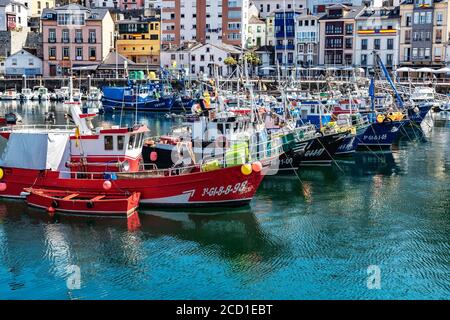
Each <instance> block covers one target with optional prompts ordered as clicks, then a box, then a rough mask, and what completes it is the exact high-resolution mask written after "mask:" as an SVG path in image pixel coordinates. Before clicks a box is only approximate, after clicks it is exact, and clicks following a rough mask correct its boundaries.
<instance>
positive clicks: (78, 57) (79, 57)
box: [75, 56, 83, 61]
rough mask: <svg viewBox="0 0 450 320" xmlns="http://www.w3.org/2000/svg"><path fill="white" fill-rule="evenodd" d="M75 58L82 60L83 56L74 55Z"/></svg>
mask: <svg viewBox="0 0 450 320" xmlns="http://www.w3.org/2000/svg"><path fill="white" fill-rule="evenodd" d="M75 60H78V61H82V60H83V57H82V56H76V57H75Z"/></svg>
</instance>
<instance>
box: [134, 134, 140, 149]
mask: <svg viewBox="0 0 450 320" xmlns="http://www.w3.org/2000/svg"><path fill="white" fill-rule="evenodd" d="M141 138H142V133H138V134H137V135H136V143H135V144H134V147H135V148H140V146H141Z"/></svg>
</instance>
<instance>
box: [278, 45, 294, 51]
mask: <svg viewBox="0 0 450 320" xmlns="http://www.w3.org/2000/svg"><path fill="white" fill-rule="evenodd" d="M285 47H286V48H285ZM294 48H295V46H294V45H293V44H288V45H286V46H284V45H282V44H277V45H276V47H275V49H276V50H285V49H286V50H294Z"/></svg>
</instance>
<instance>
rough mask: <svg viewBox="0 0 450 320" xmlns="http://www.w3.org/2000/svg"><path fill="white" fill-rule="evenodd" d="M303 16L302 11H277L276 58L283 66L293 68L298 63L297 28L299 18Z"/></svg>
mask: <svg viewBox="0 0 450 320" xmlns="http://www.w3.org/2000/svg"><path fill="white" fill-rule="evenodd" d="M301 14H302V11H301V10H290V11H289V10H284V9H280V10H277V11H275V57H276V61H277V62H278V63H279V64H280V65H282V66H285V67H293V66H294V64H295V63H296V59H297V54H296V52H297V49H296V47H295V43H296V39H295V37H296V34H295V28H296V21H297V20H296V19H297V16H299V15H301Z"/></svg>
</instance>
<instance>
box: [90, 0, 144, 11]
mask: <svg viewBox="0 0 450 320" xmlns="http://www.w3.org/2000/svg"><path fill="white" fill-rule="evenodd" d="M89 3H90V6H91V8H115V9H121V10H135V9H144V0H90V1H89Z"/></svg>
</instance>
